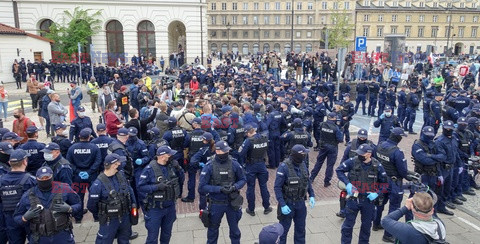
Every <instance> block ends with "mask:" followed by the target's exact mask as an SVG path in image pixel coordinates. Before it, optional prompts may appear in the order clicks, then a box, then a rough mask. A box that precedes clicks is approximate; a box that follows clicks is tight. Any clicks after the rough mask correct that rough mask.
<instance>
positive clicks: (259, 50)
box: [258, 26, 263, 53]
mask: <svg viewBox="0 0 480 244" xmlns="http://www.w3.org/2000/svg"><path fill="white" fill-rule="evenodd" d="M260 35H261V34H260V26H259V27H258V52H259V53H263V52H262V51H261V49H260V48H261V46H262V45H260Z"/></svg>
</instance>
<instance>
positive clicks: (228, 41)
mask: <svg viewBox="0 0 480 244" xmlns="http://www.w3.org/2000/svg"><path fill="white" fill-rule="evenodd" d="M230 28H231V27H230V22H228V23H227V53H228V51H229V50H230Z"/></svg>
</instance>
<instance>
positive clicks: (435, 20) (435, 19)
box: [433, 15, 438, 23]
mask: <svg viewBox="0 0 480 244" xmlns="http://www.w3.org/2000/svg"><path fill="white" fill-rule="evenodd" d="M437 21H438V15H434V16H433V22H434V23H436V22H437Z"/></svg>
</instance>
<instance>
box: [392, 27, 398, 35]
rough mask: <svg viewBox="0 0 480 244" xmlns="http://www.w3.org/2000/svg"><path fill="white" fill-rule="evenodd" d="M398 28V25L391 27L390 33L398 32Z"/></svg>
mask: <svg viewBox="0 0 480 244" xmlns="http://www.w3.org/2000/svg"><path fill="white" fill-rule="evenodd" d="M397 28H398V27H397V26H392V27H390V33H392V34H397Z"/></svg>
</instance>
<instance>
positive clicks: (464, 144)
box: [456, 130, 473, 154]
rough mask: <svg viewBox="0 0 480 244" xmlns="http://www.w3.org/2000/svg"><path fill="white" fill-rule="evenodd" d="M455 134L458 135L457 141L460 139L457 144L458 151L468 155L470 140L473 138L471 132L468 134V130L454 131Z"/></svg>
mask: <svg viewBox="0 0 480 244" xmlns="http://www.w3.org/2000/svg"><path fill="white" fill-rule="evenodd" d="M456 132H457V135H458V139H460V141H459V143H458V146H459V148H460V150H461V151H462V152H464V153H467V154H469V153H470V143H471V138H472V137H473V135H472V132H470V131H469V130H465V131H460V130H456Z"/></svg>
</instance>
